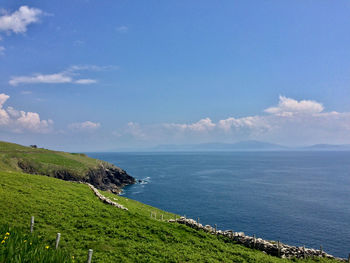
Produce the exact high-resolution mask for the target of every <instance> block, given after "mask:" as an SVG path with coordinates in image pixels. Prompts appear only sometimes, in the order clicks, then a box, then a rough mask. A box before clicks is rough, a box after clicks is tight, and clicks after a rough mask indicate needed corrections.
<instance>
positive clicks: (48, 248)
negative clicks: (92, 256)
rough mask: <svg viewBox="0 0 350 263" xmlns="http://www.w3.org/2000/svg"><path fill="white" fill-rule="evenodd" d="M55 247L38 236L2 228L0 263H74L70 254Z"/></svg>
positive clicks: (0, 232)
mask: <svg viewBox="0 0 350 263" xmlns="http://www.w3.org/2000/svg"><path fill="white" fill-rule="evenodd" d="M54 246H55V243H53V242H45V241H43V239H42V238H41V237H40V236H38V235H37V234H31V233H28V231H23V230H20V229H17V228H12V227H9V226H8V225H1V226H0V263H5V262H6V263H17V262H28V263H29V262H57V263H62V262H74V259H73V258H72V257H70V255H69V254H68V253H66V252H65V251H62V250H61V249H57V250H56V249H54V248H55V247H54Z"/></svg>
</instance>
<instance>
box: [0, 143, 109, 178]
mask: <svg viewBox="0 0 350 263" xmlns="http://www.w3.org/2000/svg"><path fill="white" fill-rule="evenodd" d="M18 163H22V164H24V165H25V166H26V167H31V168H32V170H33V172H30V173H35V174H44V175H49V176H54V174H55V172H56V171H62V170H65V171H68V172H69V173H70V174H71V175H73V176H74V177H76V179H77V180H78V179H80V178H84V177H85V176H86V174H87V172H88V171H89V170H90V169H94V168H97V167H98V165H99V164H101V163H103V164H105V165H107V163H106V162H103V161H100V160H96V159H93V158H89V157H87V156H86V155H84V154H77V153H66V152H59V151H51V150H47V149H41V148H31V147H25V146H21V145H18V144H14V143H8V142H1V141H0V170H2V171H18V172H21V171H22V169H21V168H20V167H19V165H18Z"/></svg>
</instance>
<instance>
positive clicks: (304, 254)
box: [303, 245, 306, 258]
mask: <svg viewBox="0 0 350 263" xmlns="http://www.w3.org/2000/svg"><path fill="white" fill-rule="evenodd" d="M303 256H304V258H306V253H305V245H304V246H303Z"/></svg>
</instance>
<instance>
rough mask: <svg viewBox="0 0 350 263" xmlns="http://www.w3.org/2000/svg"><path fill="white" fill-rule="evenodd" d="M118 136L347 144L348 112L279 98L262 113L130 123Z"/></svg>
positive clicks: (180, 140)
mask: <svg viewBox="0 0 350 263" xmlns="http://www.w3.org/2000/svg"><path fill="white" fill-rule="evenodd" d="M115 134H118V136H119V137H121V136H129V137H130V136H132V137H134V138H135V139H138V140H144V141H155V142H157V143H170V142H171V143H201V142H234V141H239V140H249V139H257V140H265V141H271V142H276V143H282V144H287V145H296V144H298V145H302V144H313V143H350V112H336V111H325V109H324V106H323V105H322V103H319V102H317V101H313V100H300V101H298V100H295V99H292V98H287V97H285V96H280V97H279V102H278V104H277V105H276V106H272V107H268V108H267V109H265V110H264V111H263V113H262V114H259V115H255V116H245V117H240V118H236V117H228V118H225V119H221V120H217V121H213V120H212V119H210V118H209V117H207V118H203V119H201V120H199V121H196V122H193V123H161V124H155V125H141V124H139V123H134V122H131V123H129V124H128V125H127V127H125V128H124V129H120V130H118V131H116V132H115Z"/></svg>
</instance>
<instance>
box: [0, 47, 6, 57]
mask: <svg viewBox="0 0 350 263" xmlns="http://www.w3.org/2000/svg"><path fill="white" fill-rule="evenodd" d="M4 54H5V47H3V46H0V56H2V55H4Z"/></svg>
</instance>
